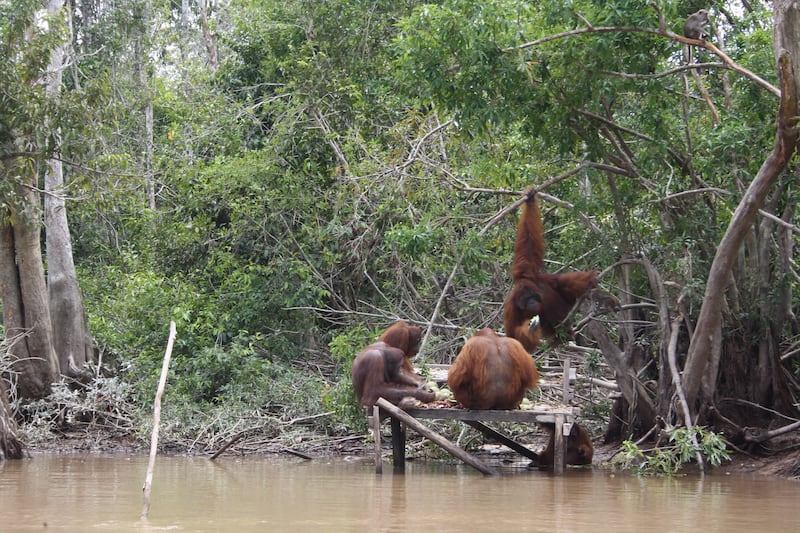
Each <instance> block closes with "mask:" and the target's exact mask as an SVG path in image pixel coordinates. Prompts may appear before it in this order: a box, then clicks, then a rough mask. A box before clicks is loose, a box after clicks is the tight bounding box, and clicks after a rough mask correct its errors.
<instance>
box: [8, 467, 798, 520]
mask: <svg viewBox="0 0 800 533" xmlns="http://www.w3.org/2000/svg"><path fill="white" fill-rule="evenodd" d="M387 466H388V468H386V467H387ZM146 470H147V457H146V456H143V455H135V456H122V455H112V456H98V455H49V454H48V455H38V454H37V455H34V456H33V458H32V459H30V460H22V461H7V462H6V463H4V464H0V532H2V533H15V532H28V531H42V532H43V531H48V532H50V531H56V532H81V533H83V532H156V531H177V532H183V531H186V532H216V531H220V532H223V531H224V532H256V531H258V532H262V531H270V532H272V531H274V532H284V531H286V532H294V531H298V532H299V531H320V532H328V531H331V532H350V531H353V532H362V531H363V532H371V531H389V532H395V531H396V532H408V531H431V532H436V533H439V532H451V531H453V532H455V531H459V532H461V531H463V532H468V533H469V532H482V531H499V532H505V531H508V532H511V531H514V532H516V531H537V532H538V531H541V532H593V533H598V532H604V531H613V532H615V533H620V532H650V531H653V532H681V533H684V532H694V531H698V532H700V531H702V532H704V533H710V532H716V531H720V532H723V531H724V532H726V533H733V532H747V533H758V532H800V482H795V481H788V480H782V479H773V478H766V477H761V476H747V477H740V476H725V475H722V474H719V475H714V474H711V475H708V476H705V477H703V478H700V477H680V478H674V479H669V478H646V479H640V478H636V477H633V476H631V475H628V474H620V473H617V474H612V473H610V472H607V471H604V470H600V469H593V470H592V469H590V470H570V471H568V472H567V473H566V475H564V476H560V477H556V476H553V475H551V474H549V473H546V472H539V471H529V470H526V469H524V468H510V469H507V470H506V471H505V472H504V475H502V476H498V477H484V476H482V475H480V474H478V473H476V472H475V471H474V470H471V469H470V468H469V467H464V466H456V465H437V464H433V465H431V464H422V463H419V462H414V463H410V464H408V465H407V468H406V473H405V475H395V474H392V472H391V466H390V465H386V464H385V465H384V474H383V475H381V476H378V475H376V474H375V472H374V465H373V463H372V462H371V461H370V460H369V459H350V460H348V459H342V458H337V459H330V460H328V459H316V460H313V461H304V460H301V459H296V458H292V457H245V458H234V457H221V458H219V459H217V460H216V461H214V462H212V461H209V460H208V459H206V458H199V457H160V458H158V460H157V462H156V469H155V474H154V477H153V486H152V499H151V504H150V512H149V517H148V519H147V520H142V519H141V518H140V515H141V511H142V486H143V484H144V479H145V474H146ZM387 470H388V472H387Z"/></svg>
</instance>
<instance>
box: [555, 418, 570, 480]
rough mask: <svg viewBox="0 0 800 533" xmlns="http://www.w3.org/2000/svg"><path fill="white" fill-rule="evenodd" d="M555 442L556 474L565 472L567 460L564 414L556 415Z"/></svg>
mask: <svg viewBox="0 0 800 533" xmlns="http://www.w3.org/2000/svg"><path fill="white" fill-rule="evenodd" d="M553 439H554V440H553V444H554V445H555V449H556V450H555V452H556V453H555V457H553V472H554V473H555V474H563V473H564V462H565V461H566V453H564V452H565V448H566V447H567V446H566V444H567V442H566V440H567V439H565V438H564V415H562V414H557V415H556V427H555V429H554V430H553Z"/></svg>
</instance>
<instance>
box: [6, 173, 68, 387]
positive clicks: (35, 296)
mask: <svg viewBox="0 0 800 533" xmlns="http://www.w3.org/2000/svg"><path fill="white" fill-rule="evenodd" d="M17 168H19V169H20V170H22V171H23V172H27V173H30V174H32V176H31V177H30V178H29V183H28V184H27V185H21V186H19V187H18V194H17V196H16V198H17V199H18V203H16V204H15V206H14V211H9V210H6V211H5V213H3V216H2V222H0V239H2V242H0V298H2V302H3V325H4V327H5V335H6V343H7V345H8V355H9V359H10V360H11V365H12V367H11V372H10V377H11V378H13V379H14V380H16V384H17V394H18V395H19V396H20V397H21V398H27V399H35V398H42V397H44V396H47V395H48V394H50V390H51V385H52V383H53V382H54V381H55V380H56V379H58V375H59V369H58V359H57V357H56V353H55V350H54V349H53V328H52V324H51V322H50V309H49V306H48V301H47V287H46V285H45V280H44V268H43V266H42V249H41V245H40V240H39V239H40V236H41V231H40V222H39V218H38V213H39V212H40V211H39V208H38V202H37V198H38V197H37V195H36V193H35V192H34V190H33V189H34V187H33V186H34V185H35V181H36V172H35V169H24V168H22V166H20V167H17ZM12 382H13V381H12Z"/></svg>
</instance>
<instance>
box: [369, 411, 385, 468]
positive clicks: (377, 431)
mask: <svg viewBox="0 0 800 533" xmlns="http://www.w3.org/2000/svg"><path fill="white" fill-rule="evenodd" d="M372 436H373V438H374V439H375V473H376V474H383V461H382V460H381V408H380V407H378V406H377V405H373V406H372Z"/></svg>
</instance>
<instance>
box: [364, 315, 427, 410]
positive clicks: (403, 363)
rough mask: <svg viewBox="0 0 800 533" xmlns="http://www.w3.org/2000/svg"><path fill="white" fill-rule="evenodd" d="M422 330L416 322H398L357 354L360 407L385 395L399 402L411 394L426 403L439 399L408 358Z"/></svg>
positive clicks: (389, 399) (415, 347) (392, 400)
mask: <svg viewBox="0 0 800 533" xmlns="http://www.w3.org/2000/svg"><path fill="white" fill-rule="evenodd" d="M421 332H422V330H420V328H418V327H416V326H409V325H408V324H406V323H405V322H402V321H400V322H397V323H395V324H393V325H392V326H391V327H389V329H387V330H386V331H385V332H384V333H383V335H381V336H380V337H378V340H377V341H375V342H374V343H372V344H370V345H369V346H367V347H366V348H364V349H363V350H361V351H360V352H359V353H358V355H356V358H355V360H354V361H353V369H352V373H351V377H352V380H353V388H354V389H355V392H356V397H357V398H358V405H359V406H360V407H363V408H370V407H372V406H373V405H375V402H377V401H378V398H381V397H383V398H384V399H386V400H388V401H390V402H391V403H393V404H395V405H398V404H400V403H401V402H402V401H403V399H404V398H407V397H411V398H416V399H417V400H419V401H421V402H425V403H427V402H432V401H433V400H435V399H436V395H435V394H434V393H433V392H431V391H429V390H426V389H424V388H423V385H424V380H423V379H422V377H420V376H419V375H418V374H417V373H416V372H414V369H413V367H412V366H411V362H410V361H409V359H408V358H409V357H411V356H413V355H414V354H416V353H417V350H418V349H419V341H420V337H421Z"/></svg>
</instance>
